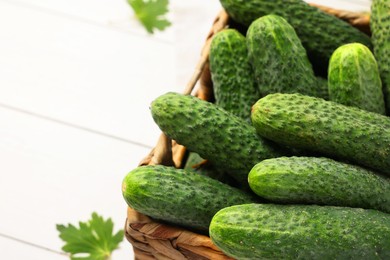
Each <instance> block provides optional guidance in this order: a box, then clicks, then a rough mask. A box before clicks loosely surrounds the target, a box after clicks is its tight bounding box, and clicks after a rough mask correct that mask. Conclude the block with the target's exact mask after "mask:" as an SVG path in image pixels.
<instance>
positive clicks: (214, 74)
mask: <svg viewBox="0 0 390 260" xmlns="http://www.w3.org/2000/svg"><path fill="white" fill-rule="evenodd" d="M209 59H210V72H211V78H212V81H213V90H214V97H215V104H216V105H218V106H220V107H222V108H223V109H225V110H227V111H229V112H231V113H233V114H235V115H236V116H239V117H241V118H244V119H246V120H248V121H250V115H251V107H252V105H253V104H254V103H256V101H257V100H258V99H259V98H260V94H259V92H258V91H257V88H256V87H255V83H254V76H253V71H252V68H251V66H250V64H249V60H248V50H247V47H246V39H245V37H244V36H243V35H242V34H241V33H239V32H238V31H237V30H234V29H225V30H223V31H221V32H219V33H217V34H216V35H215V36H214V37H213V39H212V42H211V46H210V56H209Z"/></svg>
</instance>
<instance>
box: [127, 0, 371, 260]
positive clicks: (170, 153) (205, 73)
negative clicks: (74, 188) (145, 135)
mask: <svg viewBox="0 0 390 260" xmlns="http://www.w3.org/2000/svg"><path fill="white" fill-rule="evenodd" d="M311 5H312V6H315V7H317V8H319V9H321V10H323V11H324V12H326V13H329V14H332V15H334V16H336V17H338V18H340V19H342V20H344V21H346V22H348V23H350V24H352V25H353V26H354V27H356V28H358V29H359V30H361V31H363V32H365V33H366V34H368V35H370V27H369V21H370V16H369V15H368V14H362V13H354V12H348V11H342V10H337V9H333V8H329V7H326V6H321V5H317V4H311ZM228 24H229V16H228V14H227V13H226V12H225V11H224V10H222V11H221V12H220V13H219V14H218V16H217V18H216V19H215V21H214V23H213V26H212V28H211V30H210V32H209V34H208V36H207V38H206V41H205V45H204V47H203V49H202V52H201V57H200V60H199V62H198V64H197V65H196V68H195V72H194V73H193V76H192V78H191V79H190V81H189V82H188V84H187V86H186V88H185V90H184V92H183V93H184V94H186V95H191V94H192V95H195V96H197V97H199V98H201V99H203V100H210V98H211V96H212V82H211V76H210V71H209V68H208V57H209V52H210V44H211V40H212V37H213V36H214V35H215V34H216V33H217V32H219V31H221V30H223V29H224V28H226V27H227V26H228ZM197 83H199V88H198V90H197V91H196V93H193V92H194V89H195V86H196V85H197ZM185 154H186V148H185V147H184V146H182V145H179V144H177V143H176V142H175V141H174V140H171V139H169V138H168V137H167V136H166V135H165V134H163V133H162V134H161V135H160V137H159V139H158V142H157V145H156V146H155V148H153V149H152V151H151V152H150V153H149V154H148V156H146V157H145V158H144V159H143V160H142V161H141V162H140V164H139V166H142V165H166V166H175V167H177V168H181V167H182V164H183V159H184V158H185ZM125 236H126V239H127V240H128V241H129V242H130V243H131V244H132V245H133V249H134V254H135V258H136V259H175V260H176V259H218V260H219V259H232V258H230V257H228V256H226V255H225V254H224V253H223V252H221V251H220V250H219V249H218V248H217V247H216V246H215V245H214V244H213V242H212V241H211V239H210V238H209V237H207V236H204V235H199V234H196V233H193V232H191V231H187V230H185V229H183V228H178V227H173V226H169V225H167V224H163V223H159V222H157V221H155V220H153V219H151V218H149V217H147V216H145V215H143V214H141V213H139V212H137V211H135V210H133V209H131V208H128V212H127V219H126V223H125Z"/></svg>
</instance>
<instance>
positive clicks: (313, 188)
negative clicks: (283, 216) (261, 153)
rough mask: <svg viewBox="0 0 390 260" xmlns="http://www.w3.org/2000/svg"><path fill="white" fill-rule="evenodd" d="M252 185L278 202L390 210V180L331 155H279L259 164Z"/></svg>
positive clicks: (256, 191)
mask: <svg viewBox="0 0 390 260" xmlns="http://www.w3.org/2000/svg"><path fill="white" fill-rule="evenodd" d="M248 181H249V186H250V187H251V189H252V190H253V191H254V192H255V193H256V194H257V195H259V196H260V197H263V198H266V199H268V200H270V201H273V202H275V203H289V204H319V205H330V206H345V207H353V208H366V209H376V210H380V211H383V212H385V213H390V179H389V178H386V177H383V176H380V175H378V174H377V173H375V172H373V171H370V170H367V169H365V168H362V167H358V166H354V165H350V164H346V163H342V162H338V161H335V160H332V159H328V158H316V157H280V158H274V159H268V160H264V161H262V162H260V163H258V164H256V165H255V166H254V167H253V169H252V170H251V171H250V173H249V176H248Z"/></svg>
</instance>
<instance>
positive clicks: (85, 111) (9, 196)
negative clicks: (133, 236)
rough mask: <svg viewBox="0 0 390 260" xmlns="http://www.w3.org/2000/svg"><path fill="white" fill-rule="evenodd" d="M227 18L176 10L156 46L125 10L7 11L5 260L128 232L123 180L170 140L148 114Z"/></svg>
mask: <svg viewBox="0 0 390 260" xmlns="http://www.w3.org/2000/svg"><path fill="white" fill-rule="evenodd" d="M316 2H318V3H322V4H326V5H328V6H337V7H340V8H343V9H351V10H369V4H370V1H369V0H359V1H357V0H355V1H316ZM220 8H221V7H220V4H219V2H218V1H217V0H213V1H210V0H191V1H188V0H187V1H180V0H171V12H170V15H169V16H170V18H171V20H172V21H173V26H172V27H170V28H169V29H168V30H167V31H165V32H163V33H157V34H155V35H153V36H150V35H147V34H146V33H145V32H144V30H143V28H142V27H141V26H139V24H138V23H137V21H136V20H135V19H134V16H133V13H132V11H131V9H130V8H129V7H128V6H127V3H126V1H125V0H67V1H63V0H61V1H60V0H0V210H1V215H0V216H1V217H0V252H1V259H11V260H13V259H15V260H16V259H29V260H31V259H37V260H38V259H39V260H42V259H43V260H45V259H66V258H67V257H66V256H64V255H61V254H60V252H61V246H62V245H63V243H62V241H61V240H60V239H59V238H58V232H57V231H56V227H55V225H56V224H67V223H74V224H76V223H77V222H78V221H80V220H81V221H85V220H87V219H88V218H89V217H90V215H91V213H92V212H93V211H96V212H98V213H99V214H101V215H103V216H104V217H105V218H107V217H111V218H112V219H113V221H114V223H115V225H116V226H115V227H116V229H120V228H123V225H124V221H125V218H126V204H125V202H124V200H123V198H122V195H121V182H122V179H123V178H124V176H125V175H126V173H127V172H129V171H130V170H132V169H133V168H135V167H136V166H137V164H138V162H139V161H140V160H141V159H142V158H143V157H144V156H145V155H146V154H147V153H148V152H149V150H150V148H151V147H152V146H153V145H154V144H155V143H156V140H157V138H158V135H159V129H158V127H157V126H156V125H155V124H154V122H153V120H152V118H151V116H150V113H149V104H150V102H151V101H152V100H153V99H154V98H155V97H157V96H159V95H160V94H163V93H165V92H168V91H179V92H180V91H182V90H183V89H184V86H185V84H186V82H187V80H188V79H189V78H190V75H191V73H192V72H193V69H194V67H195V63H196V62H197V59H198V57H199V53H200V49H201V47H202V45H203V40H204V38H205V36H206V34H207V33H208V30H209V28H210V26H211V23H212V21H213V19H214V17H215V16H216V14H217V13H218V11H219V10H220ZM194 25H196V26H194ZM132 258H133V256H132V250H131V247H130V244H129V243H128V242H127V241H124V242H123V243H122V244H121V249H120V250H118V251H117V252H115V254H114V255H113V259H114V260H115V259H132Z"/></svg>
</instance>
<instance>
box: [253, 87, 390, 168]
mask: <svg viewBox="0 0 390 260" xmlns="http://www.w3.org/2000/svg"><path fill="white" fill-rule="evenodd" d="M252 123H253V125H254V126H255V128H256V130H257V132H258V134H259V135H261V136H263V137H265V138H268V139H270V140H273V141H275V142H278V143H280V144H282V145H287V146H291V147H296V148H298V149H306V150H308V151H313V152H319V153H320V154H323V155H326V157H331V158H334V159H339V160H347V161H350V162H352V163H353V164H357V165H362V166H365V167H369V168H372V169H374V170H377V171H379V172H382V173H385V174H389V175H390V118H388V117H386V116H383V115H380V114H377V113H372V112H368V111H365V110H361V109H358V108H355V107H348V106H344V105H342V104H337V103H335V102H331V101H325V100H323V99H320V98H315V97H309V96H304V95H300V94H279V93H277V94H270V95H268V96H266V97H264V98H262V99H260V100H259V101H258V102H257V103H256V104H255V105H254V106H253V110H252Z"/></svg>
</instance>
